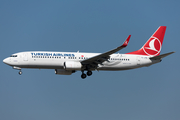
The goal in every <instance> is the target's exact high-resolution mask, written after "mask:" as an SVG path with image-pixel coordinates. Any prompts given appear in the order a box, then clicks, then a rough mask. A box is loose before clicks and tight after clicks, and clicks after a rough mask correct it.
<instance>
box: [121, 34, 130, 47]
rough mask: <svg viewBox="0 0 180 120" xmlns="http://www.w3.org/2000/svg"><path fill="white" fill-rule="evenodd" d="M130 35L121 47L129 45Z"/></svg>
mask: <svg viewBox="0 0 180 120" xmlns="http://www.w3.org/2000/svg"><path fill="white" fill-rule="evenodd" d="M130 37H131V35H129V36H128V38H127V39H126V40H125V41H124V43H123V45H122V46H121V47H126V46H127V45H128V43H129V40H130Z"/></svg>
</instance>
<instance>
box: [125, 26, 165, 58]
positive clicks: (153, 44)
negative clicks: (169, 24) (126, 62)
mask: <svg viewBox="0 0 180 120" xmlns="http://www.w3.org/2000/svg"><path fill="white" fill-rule="evenodd" d="M165 31H166V26H160V27H159V28H158V29H157V30H156V32H155V33H154V34H153V35H152V36H151V37H150V38H149V40H148V41H147V42H146V43H145V44H144V46H143V47H142V48H141V49H139V50H137V51H134V52H130V53H127V54H135V55H147V56H158V55H159V54H160V52H161V46H162V44H163V39H164V35H165Z"/></svg>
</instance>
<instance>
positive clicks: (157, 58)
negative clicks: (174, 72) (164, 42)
mask: <svg viewBox="0 0 180 120" xmlns="http://www.w3.org/2000/svg"><path fill="white" fill-rule="evenodd" d="M173 53H175V52H169V53H165V54H162V55H159V56H155V57H151V58H150V59H151V60H160V59H162V58H164V57H166V56H168V55H170V54H173Z"/></svg>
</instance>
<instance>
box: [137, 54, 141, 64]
mask: <svg viewBox="0 0 180 120" xmlns="http://www.w3.org/2000/svg"><path fill="white" fill-rule="evenodd" d="M137 65H141V59H140V56H137Z"/></svg>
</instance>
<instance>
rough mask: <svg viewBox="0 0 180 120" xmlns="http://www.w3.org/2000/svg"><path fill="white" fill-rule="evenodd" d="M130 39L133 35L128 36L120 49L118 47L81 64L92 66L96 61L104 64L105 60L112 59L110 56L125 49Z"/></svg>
mask: <svg viewBox="0 0 180 120" xmlns="http://www.w3.org/2000/svg"><path fill="white" fill-rule="evenodd" d="M130 37H131V35H129V36H128V38H127V39H126V40H125V41H124V43H123V44H122V45H121V46H119V47H117V48H115V49H112V50H110V51H107V52H105V53H102V54H99V55H97V56H94V57H91V58H89V59H86V60H83V61H81V63H82V64H90V63H93V62H95V61H98V62H101V63H102V62H104V61H105V60H107V59H109V58H110V56H109V55H111V54H113V53H115V52H117V51H119V50H121V49H123V48H125V47H126V46H127V45H128V43H129V40H130Z"/></svg>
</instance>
